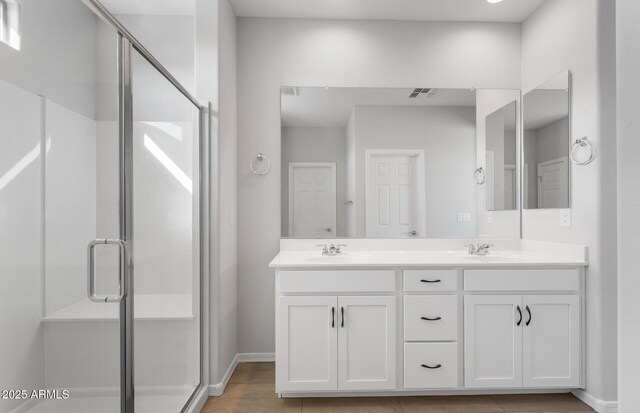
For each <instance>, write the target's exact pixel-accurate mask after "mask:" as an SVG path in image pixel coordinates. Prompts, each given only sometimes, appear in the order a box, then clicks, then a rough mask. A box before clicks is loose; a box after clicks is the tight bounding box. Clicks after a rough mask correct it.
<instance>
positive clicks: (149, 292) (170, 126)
mask: <svg viewBox="0 0 640 413" xmlns="http://www.w3.org/2000/svg"><path fill="white" fill-rule="evenodd" d="M131 73H132V97H133V100H132V101H133V105H132V112H133V121H132V123H133V136H132V153H133V159H132V162H133V205H132V208H133V215H132V216H133V228H132V234H133V242H134V244H135V247H134V253H133V266H134V268H135V270H134V294H133V299H134V303H135V304H134V305H135V321H134V336H135V346H134V359H135V361H134V365H135V369H134V374H135V377H134V382H135V408H136V409H135V411H136V413H140V412H153V413H164V412H166V413H175V412H179V411H181V409H182V408H183V407H184V406H185V404H186V403H187V402H188V401H189V399H190V398H191V396H192V394H193V393H194V392H195V390H196V389H197V388H198V386H199V384H200V382H201V374H200V232H199V218H200V191H199V188H200V185H199V171H200V163H199V154H200V151H199V144H200V139H199V131H200V124H199V109H198V107H196V106H195V105H194V104H193V103H192V102H191V101H190V100H189V99H187V98H186V97H185V96H184V95H183V94H182V93H181V92H180V91H179V90H178V89H176V87H174V85H173V84H172V83H171V82H169V81H168V80H167V79H166V78H165V77H164V76H163V75H162V74H161V73H160V72H159V71H158V70H156V68H155V67H154V66H153V65H152V64H151V63H149V61H147V60H146V59H145V58H144V57H143V56H142V55H141V54H139V53H138V52H137V51H136V50H135V49H134V50H133V51H132V55H131Z"/></svg>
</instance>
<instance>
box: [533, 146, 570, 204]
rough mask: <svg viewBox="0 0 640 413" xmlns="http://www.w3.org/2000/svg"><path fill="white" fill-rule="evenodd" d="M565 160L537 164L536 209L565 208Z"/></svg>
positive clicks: (564, 158)
mask: <svg viewBox="0 0 640 413" xmlns="http://www.w3.org/2000/svg"><path fill="white" fill-rule="evenodd" d="M567 171H568V163H567V158H566V157H562V158H558V159H553V160H550V161H546V162H540V163H539V164H538V208H565V207H566V205H567V204H568V203H569V185H568V183H569V181H568V179H567Z"/></svg>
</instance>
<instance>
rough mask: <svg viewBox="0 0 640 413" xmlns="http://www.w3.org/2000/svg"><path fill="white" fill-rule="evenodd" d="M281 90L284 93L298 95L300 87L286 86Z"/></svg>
mask: <svg viewBox="0 0 640 413" xmlns="http://www.w3.org/2000/svg"><path fill="white" fill-rule="evenodd" d="M281 91H282V94H283V95H290V96H298V88H297V87H295V86H284V87H282V88H281Z"/></svg>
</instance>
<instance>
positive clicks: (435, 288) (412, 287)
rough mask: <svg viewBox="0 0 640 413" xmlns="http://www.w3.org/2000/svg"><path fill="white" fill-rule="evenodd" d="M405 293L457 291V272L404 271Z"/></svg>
mask: <svg viewBox="0 0 640 413" xmlns="http://www.w3.org/2000/svg"><path fill="white" fill-rule="evenodd" d="M403 278H404V290H405V291H425V292H439V291H457V290H458V271H457V270H405V271H404V277H403Z"/></svg>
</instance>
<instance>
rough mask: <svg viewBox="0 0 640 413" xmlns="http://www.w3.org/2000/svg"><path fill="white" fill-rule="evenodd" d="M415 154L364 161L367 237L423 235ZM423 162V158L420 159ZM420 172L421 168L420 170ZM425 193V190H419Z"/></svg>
mask: <svg viewBox="0 0 640 413" xmlns="http://www.w3.org/2000/svg"><path fill="white" fill-rule="evenodd" d="M418 158H419V156H418V155H373V156H370V157H369V160H368V162H367V164H368V165H367V168H368V170H367V186H368V188H367V197H366V198H367V199H366V209H367V237H386V238H411V237H417V236H424V234H423V233H422V232H423V228H422V226H423V224H422V221H424V219H423V215H424V206H423V202H422V201H421V198H420V197H419V190H418V188H419V187H421V186H422V185H423V182H422V183H418V182H419V179H418V176H419V175H418V169H419V168H418V162H419V160H418ZM420 161H422V158H420ZM420 169H422V170H423V168H420ZM422 191H423V192H424V190H422Z"/></svg>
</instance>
